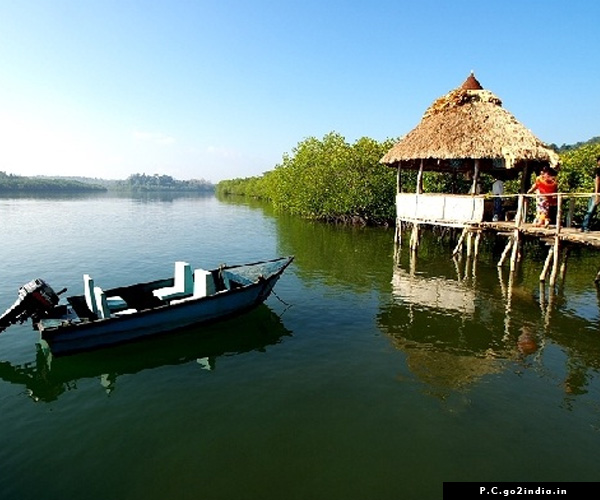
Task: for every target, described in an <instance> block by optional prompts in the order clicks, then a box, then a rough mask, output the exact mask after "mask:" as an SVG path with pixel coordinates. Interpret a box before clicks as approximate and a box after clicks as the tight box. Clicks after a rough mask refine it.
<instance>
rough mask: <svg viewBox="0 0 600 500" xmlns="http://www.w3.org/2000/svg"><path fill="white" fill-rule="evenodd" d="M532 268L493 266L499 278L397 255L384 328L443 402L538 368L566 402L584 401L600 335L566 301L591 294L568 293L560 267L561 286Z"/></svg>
mask: <svg viewBox="0 0 600 500" xmlns="http://www.w3.org/2000/svg"><path fill="white" fill-rule="evenodd" d="M407 259H408V260H407ZM444 261H445V263H444ZM533 264H534V265H533V266H532V265H529V267H527V266H525V267H524V268H523V269H520V270H519V272H518V273H512V272H508V271H507V270H503V269H502V268H496V271H495V274H496V278H495V279H494V273H492V272H491V271H492V268H491V266H489V265H484V266H483V267H481V266H480V270H481V271H482V272H475V270H476V264H475V262H474V261H473V260H471V259H453V260H452V259H451V258H450V257H449V256H448V255H446V258H445V259H443V257H442V258H440V256H439V255H437V254H435V252H434V255H427V256H426V257H425V258H424V259H420V260H418V259H417V255H416V254H415V253H414V252H410V251H408V253H406V252H405V253H404V254H398V259H397V260H396V262H395V263H394V267H393V270H392V278H391V283H392V293H391V297H390V300H389V301H387V302H385V301H383V302H382V305H381V307H380V311H379V314H378V316H377V322H378V325H379V327H380V328H381V329H382V330H383V331H384V332H385V333H386V334H387V335H389V337H390V339H391V341H392V343H393V345H394V346H395V347H396V348H398V349H399V350H401V351H402V352H403V353H404V354H405V355H406V363H407V367H408V369H409V370H410V371H411V372H412V373H413V374H414V375H415V376H416V377H417V378H418V379H419V380H421V381H422V382H424V383H425V384H426V386H427V387H428V388H429V390H430V391H431V392H432V393H433V394H435V395H437V396H440V397H446V396H448V395H449V394H451V393H452V392H454V391H461V390H464V389H466V388H468V387H469V386H472V385H473V384H476V383H478V382H479V381H481V379H483V378H484V377H486V376H490V375H494V374H499V373H502V372H504V371H506V370H511V371H517V372H518V371H520V370H535V371H537V372H538V373H540V374H543V376H544V377H551V378H556V379H558V380H560V383H559V385H560V386H561V387H562V389H563V391H564V394H565V396H566V397H571V396H574V395H580V394H585V393H586V392H587V390H588V389H587V388H588V386H589V384H590V383H591V381H592V379H594V377H595V375H596V374H597V373H598V371H599V370H600V335H599V331H598V325H597V322H596V323H595V322H593V321H590V318H584V317H582V315H581V311H580V310H579V311H578V313H579V315H578V314H572V313H570V311H569V303H570V302H572V301H575V302H577V300H581V298H580V297H581V296H582V295H589V294H590V291H589V290H580V289H579V288H576V289H575V290H573V288H572V287H571V288H570V287H569V281H568V280H567V279H566V275H565V272H564V270H563V272H562V273H561V276H560V279H559V280H558V281H557V283H556V286H553V287H549V286H547V285H545V284H543V283H542V284H540V283H539V280H537V281H536V279H535V278H536V277H537V276H539V275H537V276H536V275H535V274H533V272H532V271H533V270H535V263H533ZM574 273H575V275H576V276H577V275H578V271H577V270H575V271H574ZM573 279H577V277H573ZM576 283H577V284H578V286H580V282H576ZM578 297H579V299H578ZM594 305H595V307H596V308H598V303H597V302H596V303H595V304H594ZM548 346H552V348H553V352H552V355H547V354H546V352H545V351H546V349H547V348H548ZM557 348H558V351H557Z"/></svg>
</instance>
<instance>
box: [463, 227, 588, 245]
mask: <svg viewBox="0 0 600 500" xmlns="http://www.w3.org/2000/svg"><path fill="white" fill-rule="evenodd" d="M470 227H471V228H472V229H477V228H479V229H482V230H491V231H495V232H499V233H512V232H514V230H515V229H516V228H515V223H514V222H479V223H477V224H472V225H471V226H470ZM519 232H520V233H521V234H524V235H529V236H534V237H537V238H539V239H541V240H548V242H554V239H555V237H556V226H548V227H539V226H536V225H534V224H527V223H522V224H521V225H520V226H519ZM558 237H559V239H560V240H561V241H563V242H568V243H573V244H577V245H585V246H589V247H593V248H597V249H600V231H590V232H589V233H584V232H581V231H580V230H579V228H576V227H561V228H560V231H559V233H558Z"/></svg>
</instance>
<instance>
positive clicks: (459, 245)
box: [452, 227, 600, 273]
mask: <svg viewBox="0 0 600 500" xmlns="http://www.w3.org/2000/svg"><path fill="white" fill-rule="evenodd" d="M466 234H467V228H466V227H465V228H464V229H463V231H462V233H461V235H460V238H458V243H456V246H455V247H454V250H453V252H452V255H453V256H454V255H456V254H457V253H459V252H461V251H462V244H463V240H464V239H465V235H466ZM598 272H599V273H600V271H598Z"/></svg>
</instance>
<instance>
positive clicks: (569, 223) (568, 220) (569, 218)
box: [565, 198, 575, 227]
mask: <svg viewBox="0 0 600 500" xmlns="http://www.w3.org/2000/svg"><path fill="white" fill-rule="evenodd" d="M574 213H575V198H569V210H568V211H567V217H566V219H565V227H571V226H572V225H573V214H574Z"/></svg>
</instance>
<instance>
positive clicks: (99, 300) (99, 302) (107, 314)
mask: <svg viewBox="0 0 600 500" xmlns="http://www.w3.org/2000/svg"><path fill="white" fill-rule="evenodd" d="M94 298H95V299H96V301H95V302H96V307H97V309H98V313H97V315H98V318H100V319H106V318H112V317H116V316H121V315H124V314H133V313H136V312H137V309H123V310H120V311H111V309H110V307H109V304H108V298H107V297H106V294H105V293H104V291H103V290H102V288H100V287H99V286H95V287H94Z"/></svg>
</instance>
